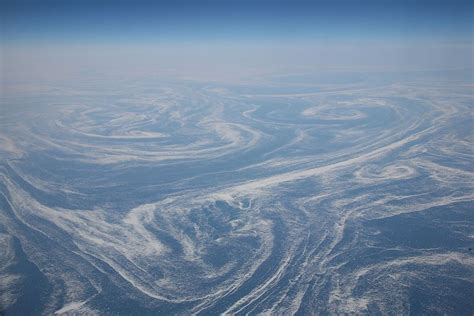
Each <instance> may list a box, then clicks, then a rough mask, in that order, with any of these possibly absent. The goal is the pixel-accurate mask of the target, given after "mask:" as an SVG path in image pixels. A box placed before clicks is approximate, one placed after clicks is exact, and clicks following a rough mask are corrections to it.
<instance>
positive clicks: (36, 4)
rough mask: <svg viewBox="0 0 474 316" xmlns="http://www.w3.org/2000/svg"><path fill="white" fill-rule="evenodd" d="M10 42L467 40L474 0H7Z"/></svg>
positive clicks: (5, 20)
mask: <svg viewBox="0 0 474 316" xmlns="http://www.w3.org/2000/svg"><path fill="white" fill-rule="evenodd" d="M1 11H2V24H3V26H2V29H3V33H4V34H3V36H4V39H5V40H6V41H57V42H58V41H62V42H93V41H99V42H104V41H105V42H114V41H122V42H140V41H142V42H150V41H154V42H166V41H181V40H193V39H196V40H203V39H206V40H207V39H209V40H222V39H225V40H228V39H236V40H241V39H285V38H316V39H318V38H325V37H330V38H342V39H348V38H349V39H354V38H356V39H382V38H383V39H387V38H400V37H405V38H406V37H415V38H416V37H419V38H442V37H444V38H446V39H447V38H449V39H453V38H455V39H468V38H470V37H472V31H473V24H472V23H473V22H472V20H473V5H472V2H470V1H456V0H451V1H416V0H414V1H388V0H381V1H337V0H336V1H298V0H294V1H278V0H277V1H262V0H260V1H259V0H256V1H199V0H197V1H179V0H177V1H140V0H138V1H105V0H98V1H87V0H86V1H71V0H69V1H68V0H66V1H39V0H38V1H31V0H30V1H25V0H15V1H8V0H7V1H2V2H1Z"/></svg>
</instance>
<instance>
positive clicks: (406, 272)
mask: <svg viewBox="0 0 474 316" xmlns="http://www.w3.org/2000/svg"><path fill="white" fill-rule="evenodd" d="M137 86H138V85H136V84H135V85H131V86H128V87H125V88H123V89H121V90H119V91H109V92H101V93H98V92H96V91H91V90H88V89H84V90H83V91H82V90H79V91H73V92H71V91H69V92H65V91H59V92H58V91H57V90H54V91H55V92H54V93H53V92H50V91H49V92H45V93H43V94H41V95H36V96H35V97H25V96H8V97H7V96H5V97H4V99H3V100H4V101H3V102H4V104H5V106H4V110H3V111H2V113H1V126H2V129H1V134H0V145H1V146H0V153H1V157H2V158H1V160H0V163H1V165H0V167H1V169H0V179H1V182H0V188H1V191H0V192H1V204H0V205H1V212H0V216H1V217H0V233H1V234H0V240H1V243H2V245H4V247H2V248H3V249H2V252H1V257H0V276H1V282H0V289H1V291H0V292H1V294H0V304H1V305H2V308H3V309H4V310H5V311H7V312H8V311H12V312H14V311H21V309H19V308H20V307H19V306H20V305H21V304H24V301H22V300H25V296H27V295H33V296H34V297H36V299H35V300H36V301H34V304H30V308H31V309H32V310H34V311H36V312H41V313H44V314H53V313H57V314H68V313H72V314H74V313H86V314H87V313H92V314H94V313H97V314H122V313H123V314H130V313H138V314H147V313H148V314H155V313H176V314H191V313H192V314H203V315H204V314H217V313H227V314H240V313H241V314H256V313H272V314H282V315H288V314H295V313H305V314H308V315H310V314H315V313H323V314H327V313H329V314H341V313H381V312H383V313H387V314H404V313H408V312H410V311H412V312H413V311H415V312H416V311H417V310H418V311H419V310H424V311H428V312H430V313H440V314H443V313H461V314H462V313H468V314H469V313H470V311H471V312H472V310H473V308H474V305H473V303H472V302H473V300H469V296H470V295H471V299H472V293H473V291H474V277H473V275H474V257H473V255H472V253H470V252H469V251H467V248H468V246H469V245H472V242H473V238H474V230H473V217H472V207H473V205H474V204H473V199H474V192H473V180H474V176H473V175H474V164H473V162H474V157H473V148H474V146H473V145H474V139H473V130H472V126H473V95H472V87H470V86H459V85H454V84H452V85H443V86H442V88H441V86H439V85H436V84H432V85H431V86H430V85H429V84H409V83H406V84H391V85H387V86H379V87H375V88H374V87H373V86H366V87H364V86H361V85H359V86H357V87H348V86H347V85H341V86H337V85H333V86H330V87H329V86H323V87H320V88H318V89H317V90H316V89H315V90H316V91H315V92H309V93H301V94H288V93H286V94H278V93H275V94H268V93H265V94H249V93H248V91H247V90H245V89H242V87H240V86H232V85H226V86H224V87H217V86H216V85H215V84H213V85H200V84H190V83H182V84H180V83H169V84H163V83H159V84H157V85H156V86H153V87H137ZM410 225H411V226H413V229H412V230H410V229H409V228H407V227H411V226H410ZM437 228H439V229H440V230H439V233H440V234H444V235H443V236H438V237H436V238H435V237H433V238H432V239H431V240H428V241H427V240H425V241H423V240H424V239H423V238H425V239H429V237H427V235H429V234H432V235H433V236H435V235H436V232H437ZM417 231H419V232H420V234H418V235H417V233H416V232H417ZM423 236H424V237H423ZM445 237H446V238H448V237H449V238H450V239H449V238H448V239H449V240H447V239H446V238H445ZM443 238H445V239H446V240H447V241H446V240H445V239H443ZM450 240H451V242H450ZM39 281H42V282H43V283H44V284H45V285H44V286H42V288H41V289H38V291H37V292H32V291H33V290H31V291H29V292H28V291H27V290H25V289H26V288H31V285H32V284H34V283H35V282H39ZM421 289H424V291H429V295H428V294H426V295H427V296H423V294H420V293H422V291H423V290H421ZM30 292H32V294H31V293H30ZM28 293H30V294H28ZM468 293H471V294H468ZM433 297H435V298H436V299H433ZM469 301H470V303H469ZM30 302H31V300H30ZM23 306H24V305H23ZM23 308H25V307H23Z"/></svg>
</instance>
